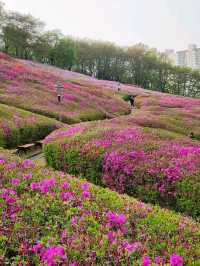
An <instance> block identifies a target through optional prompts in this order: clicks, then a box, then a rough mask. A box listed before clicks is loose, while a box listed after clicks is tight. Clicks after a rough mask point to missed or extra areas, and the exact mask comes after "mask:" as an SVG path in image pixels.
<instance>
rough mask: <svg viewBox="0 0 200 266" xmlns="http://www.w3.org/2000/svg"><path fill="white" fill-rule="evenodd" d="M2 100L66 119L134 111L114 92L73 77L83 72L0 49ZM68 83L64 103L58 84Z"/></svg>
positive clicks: (91, 117) (73, 120)
mask: <svg viewBox="0 0 200 266" xmlns="http://www.w3.org/2000/svg"><path fill="white" fill-rule="evenodd" d="M0 56H1V60H0V83H1V86H0V102H3V103H6V104H9V105H12V106H17V107H20V108H23V109H25V110H28V111H32V112H36V113H39V114H43V115H46V116H48V117H53V118H56V119H58V118H62V121H63V122H66V123H76V122H80V121H87V120H96V119H104V118H106V117H108V118H110V117H114V116H117V115H122V114H127V113H129V112H130V109H129V106H128V104H126V103H125V102H124V101H123V100H122V99H120V97H117V96H115V95H114V94H113V92H111V91H109V90H106V89H104V90H103V89H102V87H99V88H97V87H96V86H95V84H92V83H89V84H88V85H87V86H86V85H85V86H84V85H79V84H77V82H75V81H73V80H72V81H70V79H74V77H75V76H78V77H79V79H84V77H86V76H83V75H80V74H78V73H73V72H69V71H64V70H59V69H58V68H53V67H50V66H45V65H42V64H36V63H33V62H31V61H23V60H17V59H12V58H11V57H8V56H4V54H2V53H0ZM58 80H59V81H61V82H62V84H63V86H64V91H63V99H62V104H60V105H59V104H58V102H57V95H56V89H55V84H56V81H58Z"/></svg>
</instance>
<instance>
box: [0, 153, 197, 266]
mask: <svg viewBox="0 0 200 266" xmlns="http://www.w3.org/2000/svg"><path fill="white" fill-rule="evenodd" d="M0 180H1V183H0V195H1V196H0V198H1V200H0V205H1V208H0V211H1V217H2V219H1V231H0V264H1V265H50V266H55V265H71V266H72V265H73V266H75V265H77V266H79V265H80V266H82V265H85V266H86V265H136V266H137V265H138V266H150V265H171V266H183V265H199V263H200V260H199V255H200V253H199V247H200V238H199V237H200V225H199V224H198V223H197V222H195V221H193V220H192V219H190V218H187V217H184V216H181V215H178V214H175V213H174V212H172V211H169V210H166V209H161V208H159V207H153V206H151V205H148V204H144V203H142V202H140V201H137V200H135V199H133V198H130V197H128V196H125V195H119V194H117V193H116V192H112V191H111V190H109V189H105V188H100V187H97V186H95V185H92V184H90V183H88V182H87V181H85V180H80V179H76V178H74V177H72V176H69V175H66V174H64V173H63V172H55V171H53V170H50V169H48V168H40V167H39V166H37V165H35V164H34V163H33V162H32V161H29V160H24V161H22V160H20V159H19V158H17V157H12V156H10V154H9V153H8V152H6V151H3V150H0Z"/></svg>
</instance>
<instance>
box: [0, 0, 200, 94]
mask: <svg viewBox="0 0 200 266" xmlns="http://www.w3.org/2000/svg"><path fill="white" fill-rule="evenodd" d="M0 50H1V51H3V52H5V53H7V54H9V55H12V56H14V57H17V58H22V59H29V60H35V61H38V62H41V63H45V64H51V65H54V66H58V67H60V68H63V69H68V70H73V71H77V72H80V73H83V74H87V75H93V76H94V77H96V78H98V79H106V80H115V81H119V82H123V83H128V84H135V85H138V86H141V87H143V88H145V89H151V90H157V91H161V92H166V93H172V94H177V95H183V96H191V97H199V96H200V71H198V70H192V69H190V68H185V67H184V68H183V67H178V66H174V65H172V64H171V62H170V60H169V59H168V58H167V57H166V56H165V54H163V53H159V52H157V50H156V49H152V48H149V47H148V46H146V45H144V44H136V45H132V46H129V47H120V46H117V45H115V44H113V43H109V42H102V41H93V40H88V39H75V38H72V37H66V36H64V35H63V34H62V33H61V32H60V31H59V30H53V31H46V30H45V24H44V23H43V22H42V21H40V20H39V19H37V18H35V17H33V16H31V15H26V14H21V13H19V12H11V11H7V10H5V8H4V5H3V3H1V2H0Z"/></svg>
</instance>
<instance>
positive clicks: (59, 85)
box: [56, 81, 63, 103]
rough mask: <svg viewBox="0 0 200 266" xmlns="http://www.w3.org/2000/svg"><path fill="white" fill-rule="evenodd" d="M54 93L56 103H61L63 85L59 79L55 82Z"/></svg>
mask: <svg viewBox="0 0 200 266" xmlns="http://www.w3.org/2000/svg"><path fill="white" fill-rule="evenodd" d="M56 93H57V97H58V103H61V100H62V94H63V85H62V83H61V82H60V81H57V82H56Z"/></svg>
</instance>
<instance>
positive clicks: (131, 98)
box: [129, 95, 135, 108]
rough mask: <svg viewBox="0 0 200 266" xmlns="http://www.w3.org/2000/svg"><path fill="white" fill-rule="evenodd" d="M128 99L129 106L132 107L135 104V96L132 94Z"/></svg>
mask: <svg viewBox="0 0 200 266" xmlns="http://www.w3.org/2000/svg"><path fill="white" fill-rule="evenodd" d="M129 101H130V104H131V108H134V106H135V96H134V95H130V98H129Z"/></svg>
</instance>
